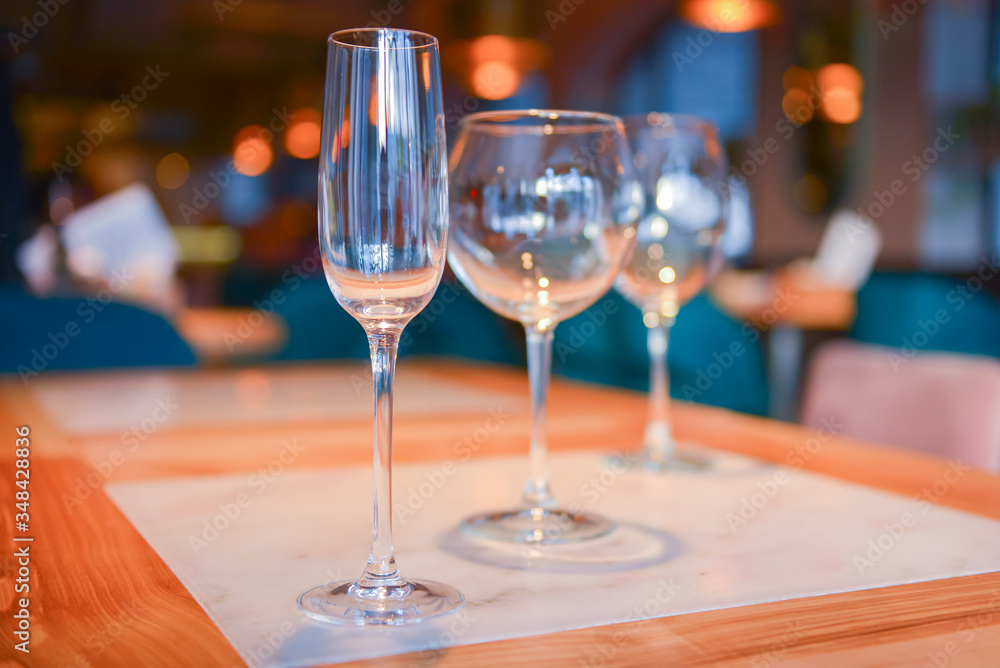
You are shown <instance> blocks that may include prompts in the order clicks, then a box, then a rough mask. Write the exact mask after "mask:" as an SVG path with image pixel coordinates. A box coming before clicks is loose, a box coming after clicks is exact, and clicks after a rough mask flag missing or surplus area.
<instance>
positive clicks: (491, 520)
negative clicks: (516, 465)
mask: <svg viewBox="0 0 1000 668" xmlns="http://www.w3.org/2000/svg"><path fill="white" fill-rule="evenodd" d="M459 528H460V529H461V530H462V532H463V533H465V534H468V535H470V536H474V537H476V538H487V539H489V540H497V541H502V542H505V543H531V544H535V545H538V544H552V543H577V542H580V541H584V540H591V539H592V538H599V537H601V536H603V535H605V534H607V533H609V532H610V531H611V530H612V529H614V528H615V523H614V522H612V521H611V520H609V519H606V518H604V517H601V516H600V515H594V514H591V513H571V512H569V511H568V510H559V509H557V508H523V509H520V510H508V511H503V512H496V513H484V514H482V515H473V516H472V517H467V518H465V519H464V520H462V523H461V524H460V525H459Z"/></svg>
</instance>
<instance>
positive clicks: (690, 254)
mask: <svg viewBox="0 0 1000 668" xmlns="http://www.w3.org/2000/svg"><path fill="white" fill-rule="evenodd" d="M625 129H626V132H627V133H628V138H629V144H630V145H631V147H632V151H633V155H634V158H633V159H634V160H635V166H636V173H637V175H638V178H639V180H640V181H641V183H642V187H643V190H644V191H645V194H646V197H645V202H646V206H645V210H644V211H643V214H642V218H641V220H640V222H639V226H638V231H637V234H636V245H635V250H634V251H633V253H632V255H631V256H630V257H629V260H628V262H627V263H626V264H625V267H624V269H623V270H622V273H621V274H620V275H619V276H618V277H617V278H616V279H615V288H616V289H617V290H618V292H620V293H621V294H622V295H623V296H624V297H625V298H626V299H627V300H628V301H630V302H632V303H633V304H634V305H635V306H637V307H639V308H640V309H641V310H642V322H643V324H645V325H646V327H647V345H648V348H649V358H650V374H649V420H648V422H647V423H646V429H645V434H644V436H643V449H642V451H641V452H640V453H639V456H638V457H637V458H636V459H635V460H634V461H633V462H632V465H633V466H637V467H643V468H646V469H650V470H654V471H667V470H697V469H701V468H705V467H706V466H708V463H709V462H708V460H707V459H706V458H704V457H701V456H699V455H697V454H694V453H689V452H678V450H677V447H676V443H675V441H674V437H673V433H672V429H671V424H670V383H669V380H668V376H667V343H668V341H669V338H670V327H671V325H673V323H674V319H675V317H676V316H677V311H678V310H679V309H680V307H681V305H683V304H684V303H685V302H687V301H688V300H690V299H691V298H692V297H694V296H695V295H696V294H698V292H699V291H701V289H702V288H704V287H705V285H706V284H707V283H708V281H709V280H711V278H712V277H713V276H714V274H715V273H717V271H718V269H719V268H720V267H721V263H722V256H721V253H720V252H719V240H720V238H721V236H722V231H723V228H724V226H725V221H726V214H727V210H728V198H727V192H728V183H727V181H726V164H727V163H726V160H725V157H724V151H723V148H722V145H721V144H720V143H719V138H718V132H717V131H716V129H715V126H714V125H712V124H711V123H709V122H708V121H705V120H702V119H700V118H697V117H694V116H680V115H670V114H658V113H651V114H648V115H646V116H634V117H629V118H627V119H626V120H625Z"/></svg>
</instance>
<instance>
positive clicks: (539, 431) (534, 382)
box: [522, 327, 555, 508]
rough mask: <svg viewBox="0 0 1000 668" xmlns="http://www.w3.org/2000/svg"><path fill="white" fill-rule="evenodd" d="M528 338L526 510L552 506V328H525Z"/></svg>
mask: <svg viewBox="0 0 1000 668" xmlns="http://www.w3.org/2000/svg"><path fill="white" fill-rule="evenodd" d="M525 331H526V333H527V335H528V380H529V382H530V384H531V450H530V453H529V461H530V467H531V469H530V473H529V476H528V481H527V482H526V483H525V484H524V497H523V499H522V500H523V503H524V504H525V505H526V506H528V507H529V508H551V507H552V506H554V505H555V499H553V498H552V488H551V487H550V486H549V462H548V444H547V442H546V428H545V403H546V399H547V395H548V391H549V374H550V372H551V370H552V332H553V328H551V327H549V328H547V329H539V328H537V327H525Z"/></svg>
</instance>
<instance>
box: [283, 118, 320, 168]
mask: <svg viewBox="0 0 1000 668" xmlns="http://www.w3.org/2000/svg"><path fill="white" fill-rule="evenodd" d="M292 118H293V120H292V124H291V125H290V126H289V127H288V132H286V133H285V150H287V151H288V154H289V155H291V156H292V157H295V158H299V159H301V160H306V159H309V158H315V157H316V156H317V155H319V144H320V135H321V126H320V120H321V118H320V114H319V112H318V111H316V110H315V109H310V108H306V109H299V110H298V111H296V112H295V114H294V115H293V116H292Z"/></svg>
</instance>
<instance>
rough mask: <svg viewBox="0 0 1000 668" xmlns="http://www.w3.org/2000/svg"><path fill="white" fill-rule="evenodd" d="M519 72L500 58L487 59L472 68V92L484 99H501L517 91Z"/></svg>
mask: <svg viewBox="0 0 1000 668" xmlns="http://www.w3.org/2000/svg"><path fill="white" fill-rule="evenodd" d="M520 85H521V74H520V73H519V72H518V71H517V68H516V67H514V66H513V65H511V64H510V63H507V62H504V61H502V60H489V61H486V62H484V63H480V64H479V65H476V68H475V69H474V70H472V92H473V93H475V95H476V96H477V97H481V98H483V99H484V100H503V99H505V98H508V97H510V96H511V95H513V94H514V93H516V92H517V89H518V87H519V86H520Z"/></svg>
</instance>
